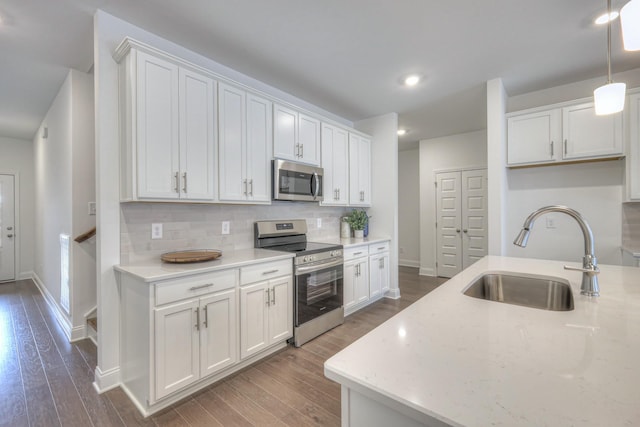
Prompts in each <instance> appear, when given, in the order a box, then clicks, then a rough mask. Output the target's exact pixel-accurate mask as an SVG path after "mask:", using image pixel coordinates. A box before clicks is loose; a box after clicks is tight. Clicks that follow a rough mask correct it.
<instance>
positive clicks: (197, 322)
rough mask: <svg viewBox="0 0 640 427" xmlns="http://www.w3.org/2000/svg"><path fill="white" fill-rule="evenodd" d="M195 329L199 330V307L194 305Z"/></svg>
mask: <svg viewBox="0 0 640 427" xmlns="http://www.w3.org/2000/svg"><path fill="white" fill-rule="evenodd" d="M196 330H197V331H199V330H200V307H196Z"/></svg>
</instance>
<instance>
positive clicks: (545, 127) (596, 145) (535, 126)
mask: <svg viewBox="0 0 640 427" xmlns="http://www.w3.org/2000/svg"><path fill="white" fill-rule="evenodd" d="M622 155H624V143H623V123H622V114H620V113H618V114H610V115H607V116H596V114H595V109H594V106H593V102H583V103H566V104H562V105H556V106H554V107H553V108H551V107H550V108H548V109H535V110H534V111H531V110H529V111H525V112H515V113H510V114H508V115H507V164H508V165H509V166H520V165H533V164H549V163H563V162H575V161H580V160H590V159H598V158H611V157H618V156H622Z"/></svg>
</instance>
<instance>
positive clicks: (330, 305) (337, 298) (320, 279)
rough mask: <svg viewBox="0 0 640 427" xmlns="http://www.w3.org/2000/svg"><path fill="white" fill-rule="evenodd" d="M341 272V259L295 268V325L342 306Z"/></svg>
mask: <svg viewBox="0 0 640 427" xmlns="http://www.w3.org/2000/svg"><path fill="white" fill-rule="evenodd" d="M342 274H343V261H342V259H340V260H339V261H332V262H331V263H329V264H327V263H323V264H321V265H317V266H303V267H297V268H296V276H295V280H296V310H295V325H296V326H300V325H302V324H303V323H305V322H308V321H309V320H312V319H315V318H316V317H319V316H322V315H323V314H325V313H328V312H330V311H331V310H335V309H336V308H340V307H342V292H343V291H342V287H343V277H342Z"/></svg>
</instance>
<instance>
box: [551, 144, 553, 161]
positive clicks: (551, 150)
mask: <svg viewBox="0 0 640 427" xmlns="http://www.w3.org/2000/svg"><path fill="white" fill-rule="evenodd" d="M551 157H552V158H553V141H551Z"/></svg>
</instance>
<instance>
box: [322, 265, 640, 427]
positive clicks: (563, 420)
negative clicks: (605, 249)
mask: <svg viewBox="0 0 640 427" xmlns="http://www.w3.org/2000/svg"><path fill="white" fill-rule="evenodd" d="M564 264H566V263H563V262H557V261H545V260H534V259H523V258H507V257H496V256H489V257H485V258H483V259H482V260H480V261H478V262H477V263H475V264H473V265H472V266H471V267H469V268H467V269H466V270H464V271H463V272H461V273H460V274H458V275H456V276H455V277H453V278H452V279H451V280H449V281H448V282H446V283H445V284H443V285H441V286H440V287H438V288H437V289H436V290H434V291H433V292H431V293H430V294H428V295H426V296H425V297H423V298H422V299H420V300H419V301H417V302H416V303H414V304H413V305H411V306H409V307H408V308H406V309H405V310H403V311H402V312H400V313H399V314H397V315H396V316H394V317H393V318H391V319H389V320H388V321H386V322H385V323H383V324H382V325H380V326H379V327H378V328H376V329H374V330H373V331H372V332H370V333H369V334H367V335H365V336H364V337H362V338H360V339H359V340H358V341H356V342H354V343H353V344H351V345H350V346H348V347H347V348H345V349H344V350H342V351H341V352H339V353H338V354H336V355H335V356H333V357H332V358H330V359H329V360H327V362H326V363H325V375H326V376H327V377H329V378H331V379H333V380H335V381H337V382H338V383H340V384H342V385H343V386H346V387H348V388H351V389H353V390H354V391H356V392H359V393H361V394H365V395H366V396H369V397H370V398H374V399H375V400H377V401H380V402H382V403H385V404H387V406H391V407H396V408H397V407H401V408H402V409H403V411H405V413H406V414H409V415H410V416H411V417H412V418H414V419H417V420H420V421H421V422H423V423H428V422H430V421H431V422H432V421H433V420H434V419H436V420H439V421H441V422H444V423H446V424H450V425H463V426H489V425H496V426H547V425H548V426H569V425H585V426H605V425H607V426H614V425H615V426H626V425H629V426H631V425H640V272H639V270H638V269H637V268H633V267H621V266H610V265H601V266H600V269H601V273H600V275H599V281H600V294H601V296H600V297H599V298H589V297H585V296H581V295H580V281H581V274H582V273H580V272H573V271H567V270H564V269H563V265H564ZM570 264H572V265H575V266H578V264H576V263H570ZM489 271H494V272H495V271H510V272H522V273H533V274H538V275H546V276H555V277H561V278H565V279H567V280H568V281H569V282H570V283H571V287H572V291H573V295H574V301H575V309H574V310H572V311H568V312H553V311H546V310H540V309H535V308H528V307H521V306H516V305H510V304H504V303H499V302H494V301H485V300H481V299H476V298H472V297H468V296H466V295H463V293H462V291H463V290H464V289H465V288H466V287H467V286H468V285H469V284H470V283H472V282H473V281H474V280H475V279H476V278H477V277H479V276H480V275H481V274H482V273H484V272H489Z"/></svg>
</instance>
